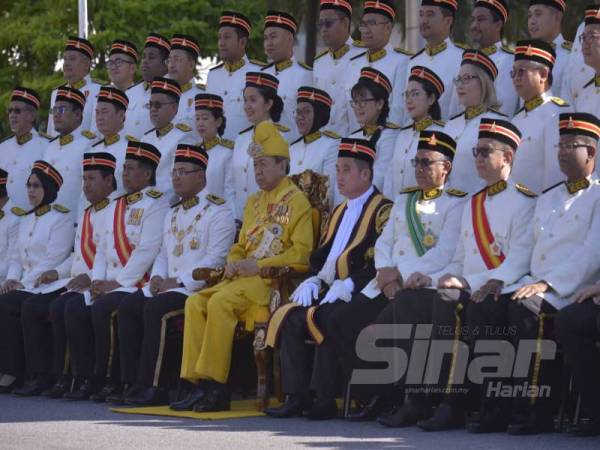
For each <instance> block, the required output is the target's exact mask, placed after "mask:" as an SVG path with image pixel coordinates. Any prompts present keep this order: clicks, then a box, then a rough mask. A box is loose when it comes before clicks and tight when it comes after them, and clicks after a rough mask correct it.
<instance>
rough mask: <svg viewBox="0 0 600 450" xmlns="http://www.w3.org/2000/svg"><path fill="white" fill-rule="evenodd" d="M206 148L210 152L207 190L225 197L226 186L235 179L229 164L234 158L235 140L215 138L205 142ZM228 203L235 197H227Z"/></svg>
mask: <svg viewBox="0 0 600 450" xmlns="http://www.w3.org/2000/svg"><path fill="white" fill-rule="evenodd" d="M202 145H204V149H205V150H206V153H208V167H207V168H206V191H207V192H208V193H210V194H213V195H216V196H217V197H222V198H225V191H226V189H225V187H226V186H227V185H228V184H229V183H233V180H230V179H228V178H227V177H228V176H231V171H230V170H229V166H230V165H231V159H232V158H233V146H234V142H233V141H230V140H228V139H221V138H218V137H217V138H215V139H214V140H212V141H210V142H203V143H202ZM225 200H226V201H227V204H228V205H231V204H232V202H233V200H234V199H233V197H231V198H225Z"/></svg>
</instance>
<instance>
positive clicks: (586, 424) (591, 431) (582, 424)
mask: <svg viewBox="0 0 600 450" xmlns="http://www.w3.org/2000/svg"><path fill="white" fill-rule="evenodd" d="M567 433H568V434H570V435H571V436H578V437H586V436H599V435H600V417H599V418H596V419H588V418H583V419H579V422H578V423H577V424H574V425H571V426H569V427H568V428H567Z"/></svg>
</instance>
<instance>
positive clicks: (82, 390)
mask: <svg viewBox="0 0 600 450" xmlns="http://www.w3.org/2000/svg"><path fill="white" fill-rule="evenodd" d="M97 391H98V388H97V387H96V384H95V383H94V382H93V381H92V380H90V379H88V378H86V379H85V380H83V381H82V382H81V384H80V385H79V387H78V388H77V389H76V390H74V391H73V392H65V394H64V395H63V398H65V399H67V400H73V401H82V400H89V399H90V397H91V396H92V395H93V394H95V393H96V392H97Z"/></svg>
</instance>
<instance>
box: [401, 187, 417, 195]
mask: <svg viewBox="0 0 600 450" xmlns="http://www.w3.org/2000/svg"><path fill="white" fill-rule="evenodd" d="M420 190H421V188H420V187H419V186H410V187H405V188H404V189H402V190H401V191H400V193H401V194H410V193H411V192H417V191H420Z"/></svg>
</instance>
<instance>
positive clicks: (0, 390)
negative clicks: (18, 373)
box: [0, 379, 23, 394]
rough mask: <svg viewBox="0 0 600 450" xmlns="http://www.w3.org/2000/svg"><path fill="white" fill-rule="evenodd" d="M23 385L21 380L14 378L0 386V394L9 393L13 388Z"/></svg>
mask: <svg viewBox="0 0 600 450" xmlns="http://www.w3.org/2000/svg"><path fill="white" fill-rule="evenodd" d="M22 385H23V381H22V380H19V379H17V380H15V381H13V382H12V383H10V384H9V385H7V386H0V394H11V393H12V392H13V391H14V390H15V389H17V388H20V387H21V386H22Z"/></svg>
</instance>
